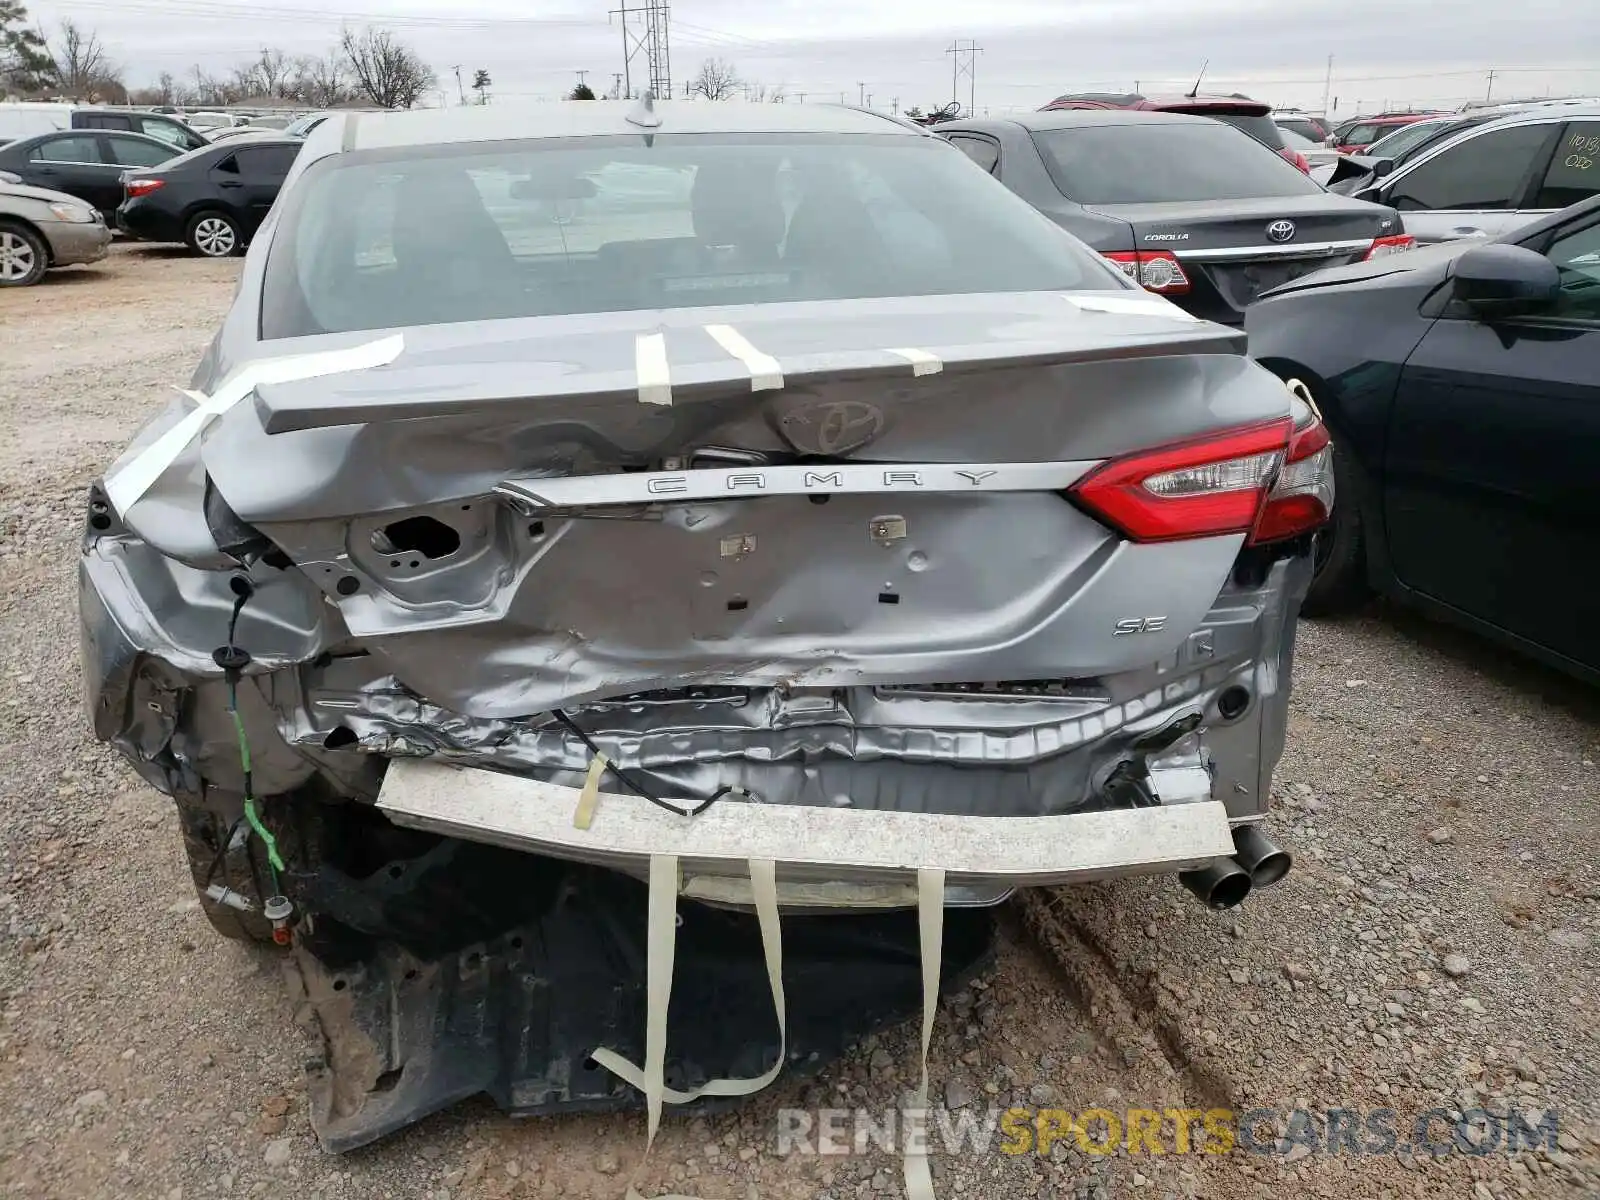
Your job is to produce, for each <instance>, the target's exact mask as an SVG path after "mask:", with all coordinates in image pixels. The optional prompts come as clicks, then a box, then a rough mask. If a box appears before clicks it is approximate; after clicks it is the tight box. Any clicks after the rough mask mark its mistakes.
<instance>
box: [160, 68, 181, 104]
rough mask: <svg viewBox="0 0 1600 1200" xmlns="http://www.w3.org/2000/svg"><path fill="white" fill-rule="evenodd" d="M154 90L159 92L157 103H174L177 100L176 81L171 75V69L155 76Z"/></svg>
mask: <svg viewBox="0 0 1600 1200" xmlns="http://www.w3.org/2000/svg"><path fill="white" fill-rule="evenodd" d="M156 90H157V92H159V93H160V98H159V99H158V100H157V101H156V103H157V104H176V103H177V102H178V81H177V80H176V79H174V78H173V77H172V72H171V71H163V72H161V74H160V75H158V76H157V77H156Z"/></svg>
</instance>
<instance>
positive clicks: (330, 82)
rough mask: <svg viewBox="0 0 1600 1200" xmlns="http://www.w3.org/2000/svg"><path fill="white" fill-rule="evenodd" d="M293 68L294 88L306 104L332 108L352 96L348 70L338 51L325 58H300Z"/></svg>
mask: <svg viewBox="0 0 1600 1200" xmlns="http://www.w3.org/2000/svg"><path fill="white" fill-rule="evenodd" d="M295 70H296V76H297V78H296V83H295V88H296V90H297V91H298V92H299V95H300V98H301V99H303V100H304V101H305V102H306V103H307V104H314V105H316V107H318V108H332V107H333V106H334V105H336V104H343V103H344V102H345V101H347V100H349V99H351V98H352V95H353V93H352V92H351V89H350V72H349V70H348V68H347V67H346V65H345V60H344V56H343V55H342V54H340V53H338V52H335V53H332V54H329V55H328V56H327V57H326V58H309V57H307V58H302V59H301V60H300V61H299V63H298V64H297V65H296V68H295Z"/></svg>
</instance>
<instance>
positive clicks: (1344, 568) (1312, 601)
mask: <svg viewBox="0 0 1600 1200" xmlns="http://www.w3.org/2000/svg"><path fill="white" fill-rule="evenodd" d="M1353 474H1354V472H1353V471H1352V470H1351V469H1350V468H1349V466H1347V465H1346V463H1345V460H1344V458H1342V457H1341V456H1340V454H1339V451H1338V447H1337V446H1336V447H1335V448H1334V453H1333V486H1334V505H1333V520H1332V521H1331V522H1329V524H1328V525H1327V526H1326V527H1325V528H1324V529H1323V530H1322V531H1321V532H1320V533H1318V534H1317V536H1316V540H1315V542H1314V543H1313V544H1312V554H1313V557H1314V564H1313V574H1312V576H1311V587H1310V588H1309V589H1308V590H1307V592H1306V598H1305V601H1304V602H1303V603H1302V604H1301V605H1300V615H1301V616H1303V617H1313V618H1316V617H1339V616H1344V615H1346V614H1348V613H1352V612H1354V611H1355V610H1356V609H1358V608H1360V607H1361V606H1362V605H1363V604H1364V603H1366V601H1367V599H1368V597H1370V596H1371V594H1372V589H1371V588H1370V587H1368V586H1367V543H1366V536H1365V534H1364V532H1363V530H1362V528H1361V505H1360V503H1359V502H1358V501H1357V499H1356V493H1357V488H1356V484H1355V480H1354V478H1352V476H1353Z"/></svg>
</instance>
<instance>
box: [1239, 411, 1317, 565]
mask: <svg viewBox="0 0 1600 1200" xmlns="http://www.w3.org/2000/svg"><path fill="white" fill-rule="evenodd" d="M1289 404H1290V411H1291V413H1292V414H1293V415H1292V417H1291V419H1292V420H1293V421H1294V433H1293V435H1292V436H1291V437H1290V439H1289V450H1288V453H1286V454H1285V455H1284V456H1283V470H1281V471H1279V472H1278V478H1277V480H1276V482H1274V483H1273V485H1272V490H1271V491H1270V492H1269V493H1268V494H1267V503H1266V506H1265V507H1264V508H1262V510H1261V516H1260V519H1258V520H1257V521H1256V526H1255V531H1254V532H1253V533H1251V535H1250V540H1251V541H1252V542H1254V543H1258V544H1259V543H1261V542H1281V541H1283V540H1284V539H1285V538H1292V537H1298V536H1299V535H1300V534H1302V533H1310V532H1311V531H1312V530H1313V529H1316V528H1317V527H1318V526H1320V525H1322V524H1323V523H1324V522H1325V521H1326V520H1327V519H1328V517H1329V516H1330V515H1331V514H1332V513H1333V443H1332V442H1331V440H1330V439H1329V437H1328V428H1327V426H1325V425H1324V424H1323V423H1322V419H1321V418H1320V417H1319V416H1317V411H1316V409H1314V408H1312V406H1311V405H1310V404H1308V403H1307V402H1306V401H1305V400H1303V399H1301V397H1300V396H1298V395H1296V394H1294V393H1293V392H1291V393H1290V399H1289Z"/></svg>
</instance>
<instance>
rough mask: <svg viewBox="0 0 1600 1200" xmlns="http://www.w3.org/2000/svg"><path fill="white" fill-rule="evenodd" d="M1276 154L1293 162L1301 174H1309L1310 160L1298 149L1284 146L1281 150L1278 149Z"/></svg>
mask: <svg viewBox="0 0 1600 1200" xmlns="http://www.w3.org/2000/svg"><path fill="white" fill-rule="evenodd" d="M1278 154H1279V155H1280V156H1281V157H1283V158H1285V159H1287V160H1288V161H1289V162H1291V163H1293V164H1294V166H1295V168H1296V169H1297V170H1298V171H1299V172H1300V173H1301V174H1302V175H1309V174H1311V160H1310V159H1309V158H1307V157H1306V156H1305V155H1304V154H1301V153H1300V151H1298V150H1294V149H1291V148H1290V147H1288V146H1285V147H1284V148H1283V149H1282V150H1279V151H1278Z"/></svg>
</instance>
